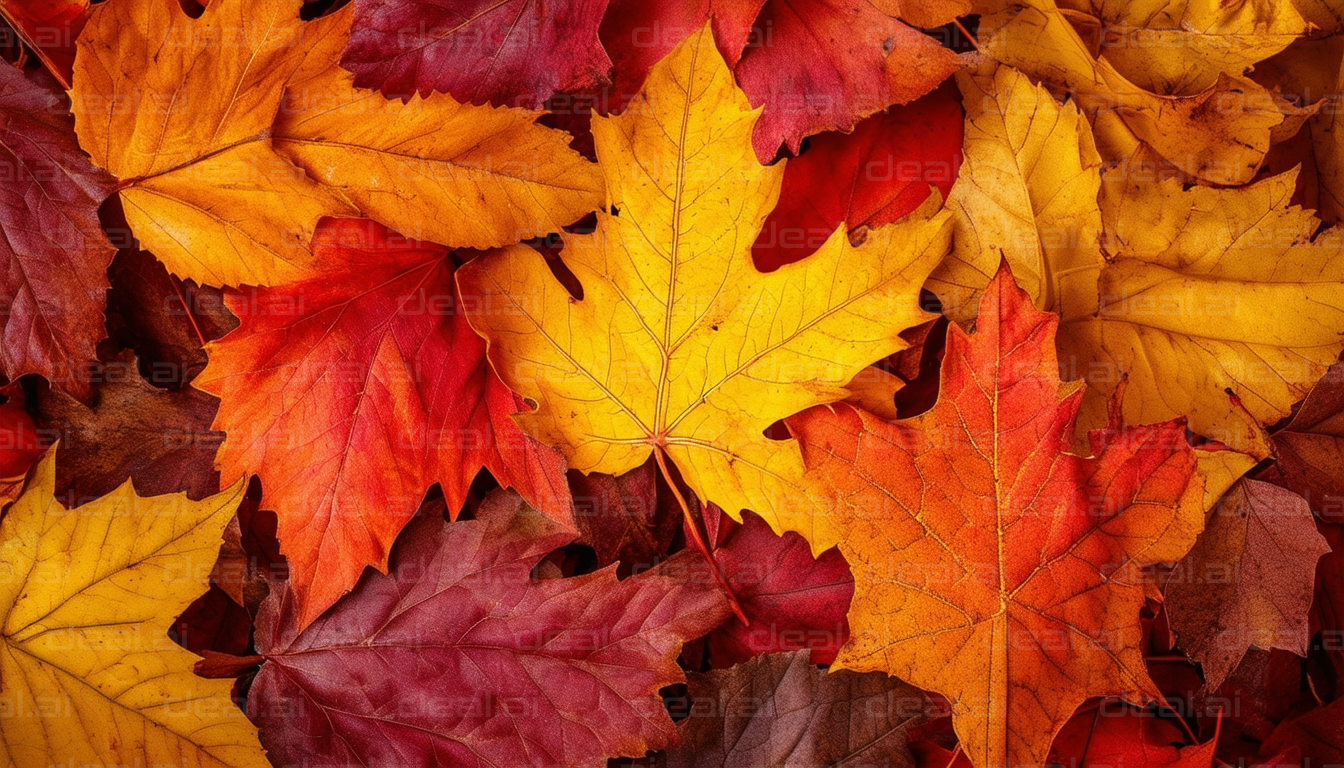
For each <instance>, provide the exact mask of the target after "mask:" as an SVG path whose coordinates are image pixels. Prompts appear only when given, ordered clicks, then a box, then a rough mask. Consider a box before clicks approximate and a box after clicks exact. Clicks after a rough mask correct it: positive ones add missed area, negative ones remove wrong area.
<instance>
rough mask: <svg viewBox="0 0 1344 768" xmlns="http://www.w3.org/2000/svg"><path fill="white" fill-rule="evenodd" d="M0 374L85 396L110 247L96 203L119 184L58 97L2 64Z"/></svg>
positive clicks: (103, 300)
mask: <svg viewBox="0 0 1344 768" xmlns="http://www.w3.org/2000/svg"><path fill="white" fill-rule="evenodd" d="M0 163H3V164H4V166H5V167H6V168H7V169H8V173H9V177H8V178H7V179H6V181H5V183H4V184H3V185H0V233H3V235H4V237H3V238H0V296H3V297H4V303H3V305H2V306H0V373H3V374H4V375H5V376H8V377H9V378H10V379H11V380H12V379H17V378H18V377H20V376H22V375H23V374H25V373H37V374H41V375H42V376H45V377H46V378H47V380H49V381H51V382H52V383H53V384H55V385H56V386H58V387H61V388H62V389H65V390H66V391H68V392H71V393H72V394H74V395H76V396H77V397H80V398H82V399H87V398H88V397H89V395H90V393H91V387H90V383H89V381H88V378H87V369H88V367H89V366H91V365H92V364H93V362H94V360H95V358H96V355H95V351H94V344H95V343H96V342H97V341H98V340H99V339H101V338H102V337H103V307H104V306H106V304H107V288H108V282H107V274H106V272H107V265H108V264H109V263H110V262H111V261H112V255H113V250H112V246H111V244H109V243H108V242H107V237H106V236H105V235H104V234H103V231H102V229H101V228H100V226H99V224H98V205H99V204H100V203H102V201H103V199H104V198H106V197H107V195H108V194H110V193H111V190H112V186H113V183H114V182H113V180H112V178H111V177H110V176H108V175H107V174H106V173H104V172H103V171H101V170H99V169H98V168H95V167H94V165H93V163H91V162H89V158H88V157H87V156H86V155H85V154H84V153H83V152H81V151H80V149H79V145H78V143H77V142H76V140H75V133H74V121H73V120H72V119H71V117H70V115H69V113H68V112H67V111H66V110H65V109H64V108H63V107H62V106H61V105H60V101H59V99H58V98H57V96H56V95H55V94H54V93H52V92H51V91H49V90H48V89H47V88H45V87H42V86H40V85H38V84H36V83H34V82H33V81H31V80H29V79H28V78H26V77H24V76H23V73H22V72H20V71H19V70H17V69H15V68H14V67H12V66H10V65H9V64H7V63H0Z"/></svg>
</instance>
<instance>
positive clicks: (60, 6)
mask: <svg viewBox="0 0 1344 768" xmlns="http://www.w3.org/2000/svg"><path fill="white" fill-rule="evenodd" d="M88 16H89V2H88V0H0V17H3V18H4V20H5V21H7V22H9V26H10V27H11V28H12V29H13V30H14V31H15V32H17V33H18V35H19V38H20V39H21V40H22V41H23V43H24V45H25V46H27V48H28V50H30V51H32V52H33V53H34V54H35V55H36V56H37V58H38V59H39V60H40V61H41V62H42V65H43V66H45V67H46V68H47V71H48V72H50V73H51V74H52V76H54V77H55V78H56V79H57V80H58V81H59V82H60V84H61V87H63V88H69V87H70V73H71V70H72V69H73V68H74V65H75V39H76V38H78V37H79V33H80V31H81V30H83V29H84V23H85V22H86V21H88Z"/></svg>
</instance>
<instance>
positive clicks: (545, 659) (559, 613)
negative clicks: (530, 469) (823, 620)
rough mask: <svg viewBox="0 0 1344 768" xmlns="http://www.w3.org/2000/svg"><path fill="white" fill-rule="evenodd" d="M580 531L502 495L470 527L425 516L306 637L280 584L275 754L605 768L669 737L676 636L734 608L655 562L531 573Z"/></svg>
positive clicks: (260, 688) (273, 663)
mask: <svg viewBox="0 0 1344 768" xmlns="http://www.w3.org/2000/svg"><path fill="white" fill-rule="evenodd" d="M572 538H573V533H572V532H569V531H566V530H564V529H563V528H561V527H560V526H558V525H557V524H556V523H555V522H554V521H553V520H550V519H548V518H545V517H543V516H541V515H539V514H537V513H536V512H535V511H533V510H531V509H529V508H528V507H527V506H526V505H525V504H523V503H522V500H521V499H520V498H519V497H518V496H517V495H516V494H513V493H509V492H505V491H495V492H493V493H492V494H491V495H490V496H489V497H487V499H486V500H485V501H484V502H483V503H482V504H481V506H480V507H479V508H478V509H477V513H476V519H475V520H471V521H460V522H456V523H451V524H449V523H445V522H444V521H443V519H442V517H441V516H438V515H421V516H419V517H417V518H416V519H415V520H414V521H413V522H411V523H410V524H409V525H408V526H406V530H405V531H404V532H403V533H402V535H401V537H400V538H399V540H398V542H397V547H396V550H395V553H394V555H393V558H392V561H393V565H392V570H391V571H390V573H391V575H390V576H384V575H382V574H375V573H369V574H366V575H365V577H364V579H363V580H362V581H361V582H360V584H359V587H358V588H357V589H356V590H355V591H354V592H353V593H351V594H350V595H349V596H347V597H346V598H344V599H343V600H342V601H341V602H340V603H338V604H337V605H336V607H335V608H333V609H332V610H331V612H330V613H328V614H326V615H325V616H323V617H322V618H321V619H319V620H318V621H316V622H315V623H313V624H312V625H311V626H309V627H308V628H307V629H306V630H303V631H299V630H298V625H297V624H296V623H295V622H294V619H295V612H294V605H293V592H292V591H290V590H287V589H285V590H273V591H272V592H271V595H270V596H269V597H268V598H267V600H266V602H265V603H264V604H263V606H262V610H261V612H260V614H259V615H258V617H257V640H256V642H257V650H258V653H260V654H261V655H262V656H264V657H265V659H266V661H265V663H263V664H262V666H261V671H260V672H258V673H257V677H256V680H255V682H254V683H253V685H252V689H251V692H250V694H249V707H250V708H255V709H254V710H253V711H255V712H256V713H257V715H256V719H257V723H258V725H259V726H260V728H261V737H262V743H263V744H265V745H266V747H267V748H268V749H269V750H270V751H271V755H272V759H273V760H274V761H275V762H276V763H277V764H282V765H288V764H299V763H302V762H304V761H308V762H312V761H318V762H321V763H323V764H330V765H345V764H362V765H382V764H386V763H388V762H389V761H390V762H394V763H396V764H399V765H443V764H448V765H480V766H486V765H510V766H561V765H564V766H601V765H605V763H606V758H607V757H609V756H616V755H628V756H642V755H643V754H644V752H645V751H646V750H648V749H658V748H661V747H664V746H666V745H668V744H669V743H670V742H671V741H672V739H673V738H674V734H675V728H674V726H673V724H672V720H671V718H670V717H668V715H667V713H666V711H665V710H664V709H663V705H662V700H661V698H660V697H659V695H658V689H659V688H661V687H663V686H666V685H671V684H673V683H676V682H680V681H681V680H682V679H683V677H682V674H681V671H680V669H679V668H678V667H677V665H676V663H675V659H676V656H677V653H678V652H679V651H680V648H681V644H682V642H683V641H685V640H686V639H689V638H691V637H695V636H697V635H700V634H703V633H704V632H706V631H708V630H709V629H710V628H711V627H713V626H714V625H715V624H717V623H719V622H720V621H722V620H723V619H724V618H725V617H726V616H727V615H728V609H727V606H726V605H725V603H724V602H723V599H722V597H721V596H720V595H719V593H718V592H717V591H716V590H715V589H714V587H713V583H712V582H701V583H698V584H696V583H678V582H677V581H674V580H673V579H671V578H669V577H667V576H663V575H661V574H660V573H659V572H658V571H656V570H655V571H648V572H645V573H643V574H640V575H638V576H634V577H631V578H628V579H625V580H624V581H617V580H616V575H615V569H614V568H610V567H609V568H607V569H604V570H602V571H599V572H597V573H592V574H588V575H586V576H578V577H574V578H551V579H540V580H533V579H531V578H529V576H528V574H529V572H530V571H531V570H532V568H533V567H534V566H535V565H536V564H537V562H538V561H539V560H541V559H542V557H544V556H545V555H546V553H547V552H550V551H551V550H553V549H556V548H557V547H560V546H562V545H564V544H566V543H567V542H569V541H570V540H571V539H572ZM682 557H694V556H693V555H690V554H689V553H687V555H683V556H682ZM681 559H682V558H674V560H681ZM669 564H672V563H671V561H670V562H669ZM355 690H358V691H360V692H361V693H360V695H359V696H358V698H356V699H351V697H350V692H351V691H355ZM296 702H302V703H301V704H300V705H299V706H297V707H296V706H293V704H294V703H296ZM542 723H545V724H546V725H544V726H542V725H540V724H542Z"/></svg>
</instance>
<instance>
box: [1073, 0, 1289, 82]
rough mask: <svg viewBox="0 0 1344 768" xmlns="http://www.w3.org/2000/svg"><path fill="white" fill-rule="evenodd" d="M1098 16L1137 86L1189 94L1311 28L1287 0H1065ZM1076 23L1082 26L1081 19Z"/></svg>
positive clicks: (1109, 54)
mask: <svg viewBox="0 0 1344 768" xmlns="http://www.w3.org/2000/svg"><path fill="white" fill-rule="evenodd" d="M1059 6H1060V8H1061V9H1068V10H1073V11H1077V12H1081V13H1085V14H1088V15H1089V16H1091V17H1093V18H1095V19H1096V20H1097V22H1098V23H1099V26H1100V34H1101V40H1100V44H1101V48H1102V50H1104V51H1105V56H1106V60H1107V61H1108V62H1109V63H1110V64H1111V65H1113V66H1114V67H1115V68H1116V70H1117V71H1119V72H1120V74H1122V75H1123V76H1124V77H1125V79H1127V80H1129V81H1130V82H1131V83H1133V84H1134V85H1136V86H1138V87H1140V88H1143V89H1144V90H1147V91H1152V92H1153V93H1157V94H1161V95H1164V96H1191V95H1194V94H1197V93H1199V92H1201V91H1204V90H1206V89H1208V88H1209V87H1210V86H1212V85H1213V84H1214V83H1215V82H1216V81H1217V80H1218V75H1219V74H1228V75H1235V76H1240V75H1244V74H1246V71H1247V70H1248V69H1250V67H1251V66H1252V65H1254V64H1256V63H1257V62H1260V61H1263V60H1265V59H1267V58H1269V57H1270V56H1273V55H1274V54H1276V53H1278V52H1279V51H1281V50H1283V49H1284V48H1287V47H1288V45H1289V44H1290V43H1292V42H1293V40H1295V39H1297V38H1298V37H1300V36H1301V35H1302V34H1303V33H1304V32H1306V29H1307V22H1306V20H1305V19H1303V18H1302V14H1300V13H1298V11H1297V9H1296V8H1294V7H1293V6H1292V4H1291V3H1287V2H1282V0H1247V1H1246V2H1236V3H1226V2H1219V0H1175V1H1174V2H1173V0H1060V2H1059ZM1075 26H1076V25H1075Z"/></svg>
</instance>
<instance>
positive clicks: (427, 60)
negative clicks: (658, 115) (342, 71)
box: [341, 0, 611, 109]
mask: <svg viewBox="0 0 1344 768" xmlns="http://www.w3.org/2000/svg"><path fill="white" fill-rule="evenodd" d="M354 5H355V19H354V23H353V27H352V31H351V34H350V42H349V43H347V44H346V47H345V51H344V52H343V53H342V54H341V66H343V67H345V68H346V69H348V70H350V71H351V72H354V73H355V85H358V86H360V87H362V88H375V89H377V90H380V91H382V92H383V93H386V94H388V95H389V96H407V95H409V94H412V93H419V94H420V95H421V96H428V95H429V94H430V93H431V92H433V91H440V92H442V93H447V94H450V95H451V96H452V97H453V98H454V99H456V100H457V101H460V102H463V103H471V104H481V103H484V102H490V103H492V104H496V105H500V106H506V107H522V108H524V109H539V108H540V107H541V105H542V103H543V102H545V101H546V99H548V98H550V96H551V95H552V94H554V93H555V92H556V91H567V92H576V91H587V90H590V89H593V88H595V87H597V86H598V85H599V84H600V83H602V82H604V81H606V79H607V70H609V69H611V59H609V58H607V52H606V51H605V50H603V48H602V44H601V43H600V42H599V41H598V39H597V27H598V24H599V23H601V21H602V15H603V13H604V12H605V11H606V10H607V0H578V1H577V2H567V3H558V4H552V3H546V2H539V1H538V0H506V1H505V2H495V1H494V0H490V1H489V2H487V1H486V0H470V1H469V2H466V3H463V2H453V1H452V0H360V1H359V2H357V3H355V4H354Z"/></svg>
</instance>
